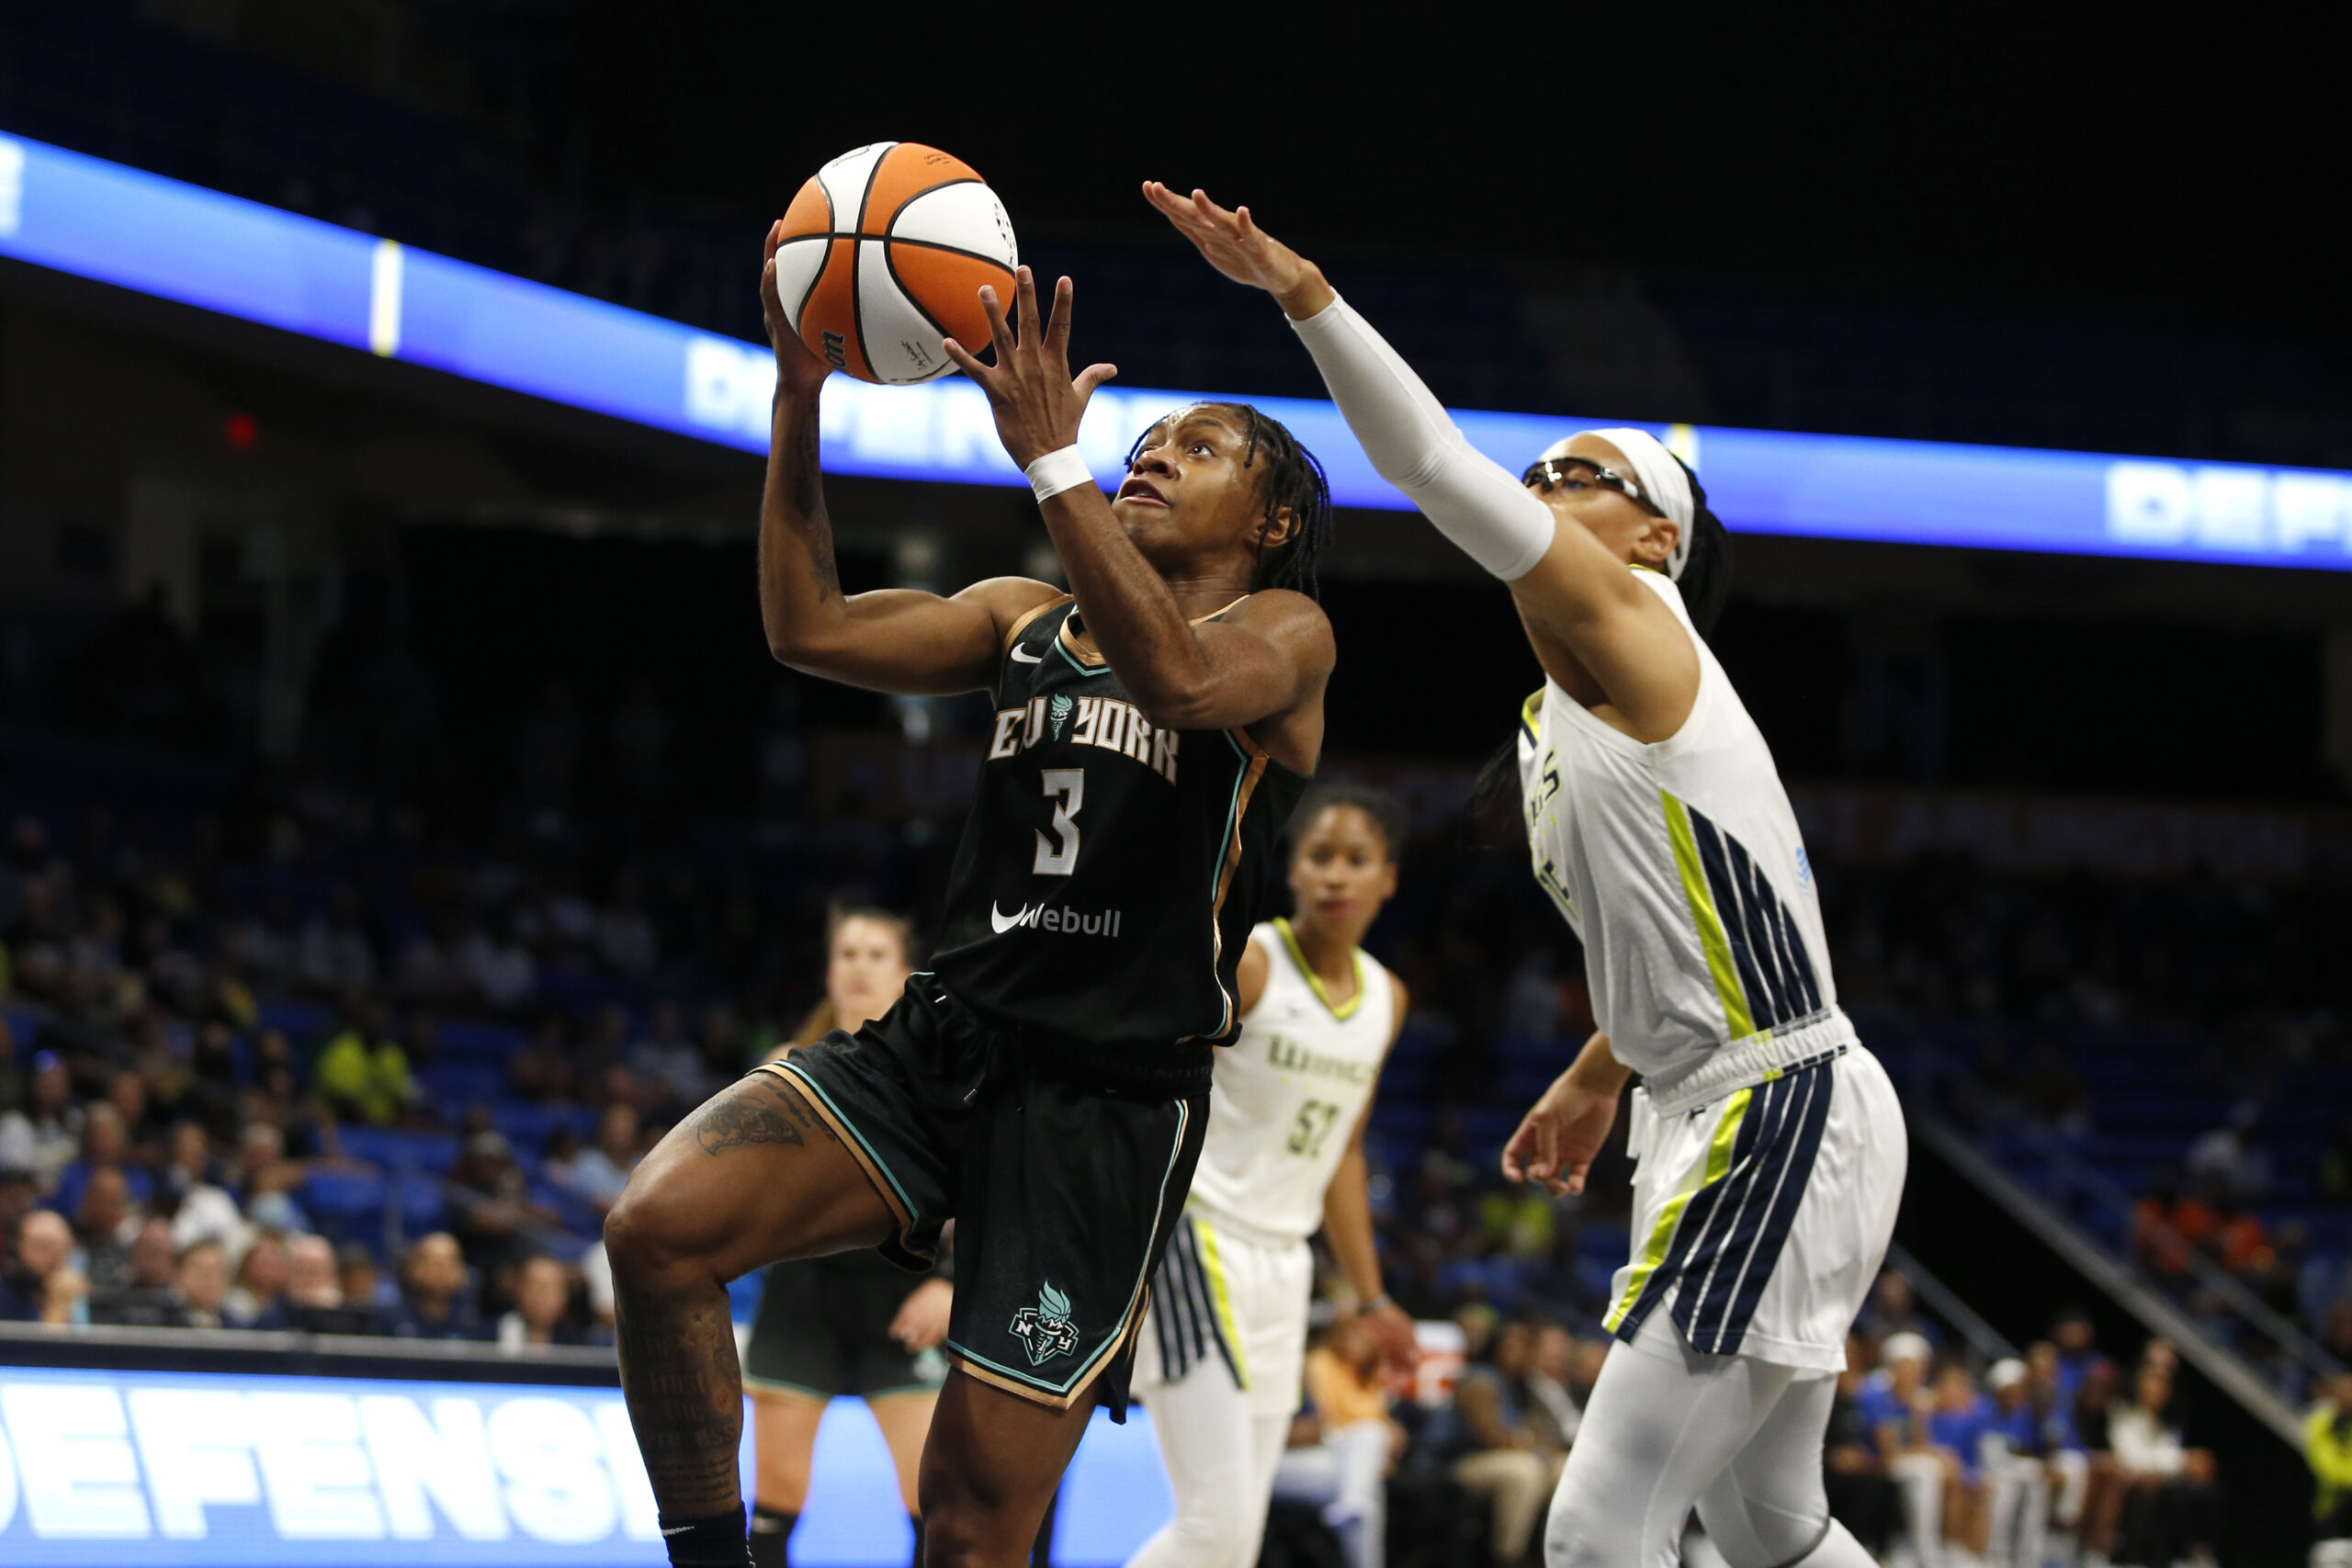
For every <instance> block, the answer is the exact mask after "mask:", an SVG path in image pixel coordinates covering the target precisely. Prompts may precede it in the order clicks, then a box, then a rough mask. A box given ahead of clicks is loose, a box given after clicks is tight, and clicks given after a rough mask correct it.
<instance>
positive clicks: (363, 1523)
mask: <svg viewBox="0 0 2352 1568" xmlns="http://www.w3.org/2000/svg"><path fill="white" fill-rule="evenodd" d="M744 1426H745V1434H744V1443H743V1450H742V1463H743V1487H744V1491H743V1495H745V1496H747V1497H748V1496H750V1495H751V1484H752V1469H751V1463H752V1449H751V1437H750V1426H751V1423H750V1422H749V1421H746V1422H745V1423H744ZM1173 1512H1174V1503H1173V1501H1172V1499H1171V1498H1170V1494H1169V1491H1168V1483H1167V1481H1166V1479H1165V1477H1164V1475H1163V1472H1161V1469H1160V1464H1159V1449H1158V1447H1157V1446H1156V1445H1155V1444H1154V1442H1153V1440H1152V1436H1151V1424H1150V1422H1149V1421H1148V1419H1147V1418H1146V1417H1145V1416H1144V1413H1143V1412H1142V1411H1140V1410H1137V1411H1136V1412H1135V1413H1134V1414H1133V1415H1132V1416H1130V1417H1129V1420H1128V1423H1127V1425H1125V1427H1114V1426H1113V1425H1112V1424H1111V1419H1110V1417H1109V1416H1108V1415H1106V1414H1104V1413H1103V1412H1100V1411H1098V1412H1096V1413H1095V1416H1094V1421H1093V1425H1092V1426H1091V1427H1090V1428H1089V1429H1088V1431H1087V1435H1086V1437H1085V1438H1084V1439H1083V1440H1082V1441H1081V1442H1080V1445H1079V1450H1078V1455H1077V1457H1076V1458H1075V1459H1074V1460H1072V1461H1071V1462H1070V1470H1069V1476H1068V1478H1067V1479H1066V1480H1065V1482H1064V1483H1063V1491H1062V1503H1061V1507H1060V1509H1059V1510H1058V1512H1057V1514H1056V1517H1055V1528H1054V1561H1055V1562H1059V1563H1064V1564H1068V1565H1069V1568H1097V1565H1100V1568H1110V1565H1113V1564H1116V1563H1121V1562H1125V1561H1126V1560H1127V1558H1128V1556H1129V1555H1130V1554H1131V1553H1132V1552H1133V1551H1135V1550H1136V1548H1137V1547H1139V1546H1141V1545H1142V1544H1143V1543H1144V1541H1145V1540H1147V1539H1148V1538H1149V1537H1150V1535H1151V1533H1152V1532H1153V1531H1154V1530H1156V1529H1159V1526H1160V1525H1161V1524H1163V1523H1165V1522H1166V1521H1167V1519H1168V1517H1170V1514H1171V1513H1173ZM913 1546H914V1532H913V1530H912V1529H911V1528H910V1526H909V1525H908V1523H907V1516H906V1512H905V1510H904V1508H903V1506H901V1504H900V1503H899V1483H898V1476H897V1472H895V1471H894V1470H893V1469H892V1468H891V1464H890V1453H889V1450H888V1449H887V1448H886V1447H885V1446H884V1445H883V1441H882V1432H881V1429H880V1428H879V1427H876V1425H875V1424H874V1417H873V1416H871V1415H870V1414H868V1413H867V1411H866V1409H865V1404H863V1403H862V1402H860V1401H857V1400H841V1401H837V1402H836V1403H835V1404H833V1405H832V1406H831V1409H830V1410H828V1411H827V1413H826V1416H825V1419H824V1422H823V1424H822V1425H821V1426H820V1427H819V1428H818V1434H817V1453H816V1460H815V1465H814V1469H813V1472H812V1479H811V1484H810V1489H809V1509H808V1512H807V1513H806V1514H804V1515H803V1516H802V1517H801V1520H800V1526H799V1529H797V1530H796V1531H795V1532H794V1534H793V1539H792V1555H793V1558H794V1560H795V1561H796V1562H803V1563H808V1564H810V1565H812V1568H902V1565H903V1564H904V1563H905V1562H906V1561H907V1558H908V1556H909V1554H910V1552H911V1551H912V1550H913ZM660 1561H662V1547H661V1530H660V1527H659V1525H658V1524H657V1522H656V1520H655V1517H654V1507H653V1494H652V1491H651V1488H650V1486H649V1485H648V1484H647V1483H646V1479H645V1465H644V1462H643V1461H641V1460H640V1459H639V1457H638V1451H637V1443H636V1439H635V1438H633V1437H632V1436H631V1435H630V1432H629V1426H628V1411H627V1410H626V1409H625V1408H624V1407H623V1406H622V1404H621V1396H620V1394H619V1393H618V1391H616V1390H608V1389H582V1388H557V1387H546V1386H534V1385H531V1384H515V1383H468V1382H405V1381H402V1382H389V1381H379V1380H375V1379H358V1378H321V1377H269V1376H263V1375H258V1374H255V1375H224V1374H220V1373H208V1372H117V1371H83V1370H79V1369H76V1370H74V1371H48V1370H42V1369H35V1368H29V1367H0V1562H6V1563H8V1564H10V1565H11V1568H51V1565H64V1564H90V1565H98V1564H104V1565H105V1568H140V1565H142V1564H166V1563H168V1564H218V1565H220V1568H263V1565H265V1564H273V1563H282V1564H285V1565H286V1568H314V1565H315V1564H318V1563H322V1562H334V1563H339V1564H345V1565H348V1568H407V1565H410V1564H416V1565H419V1568H423V1565H427V1564H430V1565H432V1568H475V1565H489V1564H505V1563H517V1564H520V1563H531V1564H548V1563H575V1564H581V1565H583V1568H586V1565H591V1564H595V1565H602V1564H614V1565H616V1568H618V1565H622V1564H627V1565H629V1568H636V1565H639V1564H643V1563H647V1562H660Z"/></svg>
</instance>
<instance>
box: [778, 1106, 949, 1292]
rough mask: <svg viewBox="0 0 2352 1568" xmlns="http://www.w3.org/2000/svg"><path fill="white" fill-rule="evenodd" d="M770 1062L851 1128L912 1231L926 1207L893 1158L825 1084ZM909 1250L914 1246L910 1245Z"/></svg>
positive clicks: (901, 1237)
mask: <svg viewBox="0 0 2352 1568" xmlns="http://www.w3.org/2000/svg"><path fill="white" fill-rule="evenodd" d="M767 1065H768V1066H769V1067H771V1068H773V1069H775V1071H777V1072H781V1073H790V1074H791V1075H792V1077H793V1081H794V1082H795V1083H797V1084H798V1085H799V1086H800V1087H801V1088H803V1089H807V1090H808V1091H809V1093H810V1094H813V1095H815V1096H816V1097H817V1098H818V1099H819V1100H823V1101H824V1102H825V1109H826V1110H827V1111H831V1113H832V1116H833V1119H834V1120H835V1121H837V1122H840V1123H841V1124H842V1126H843V1127H846V1128H848V1129H849V1135H850V1136H851V1137H853V1138H855V1139H856V1140H857V1146H858V1147H859V1148H861V1149H864V1150H865V1157H866V1158H867V1159H868V1160H870V1161H872V1162H873V1165H874V1168H875V1169H876V1170H878V1171H880V1172H881V1173H882V1179H883V1180H885V1181H888V1183H889V1184H890V1190H891V1191H893V1192H896V1193H897V1194H898V1195H899V1207H900V1208H902V1209H904V1210H905V1211H906V1212H907V1225H906V1228H907V1230H909V1231H911V1230H913V1229H914V1228H915V1226H916V1225H918V1224H922V1208H921V1207H919V1206H918V1205H917V1204H916V1202H915V1201H914V1200H913V1199H911V1198H910V1197H908V1196H907V1190H906V1189H905V1188H904V1187H903V1186H901V1185H899V1177H898V1173H897V1172H896V1171H893V1170H892V1169H891V1168H890V1162H889V1161H888V1160H886V1159H884V1158H883V1157H882V1156H880V1155H879V1154H877V1153H876V1152H875V1148H874V1145H873V1144H871V1143H870V1142H868V1141H867V1139H866V1136H865V1134H864V1133H863V1132H861V1131H859V1130H858V1125H857V1122H856V1120H855V1119H854V1117H851V1116H849V1115H847V1114H846V1113H844V1112H843V1111H842V1108H841V1107H840V1106H838V1105H836V1104H834V1103H833V1097H832V1096H831V1095H830V1094H827V1093H826V1092H825V1090H824V1088H823V1086H821V1085H820V1084H819V1083H818V1082H817V1080H816V1079H815V1078H812V1077H809V1075H808V1074H807V1073H804V1072H802V1071H801V1070H800V1069H799V1068H797V1067H796V1066H793V1065H792V1064H791V1062H790V1061H788V1060H787V1061H782V1062H771V1063H769V1064H767ZM899 1239H900V1240H902V1241H903V1240H904V1239H905V1237H904V1235H901V1236H900V1238H899ZM909 1250H910V1251H912V1250H913V1249H912V1248H909Z"/></svg>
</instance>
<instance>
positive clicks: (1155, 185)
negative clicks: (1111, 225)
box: [1143, 180, 1334, 321]
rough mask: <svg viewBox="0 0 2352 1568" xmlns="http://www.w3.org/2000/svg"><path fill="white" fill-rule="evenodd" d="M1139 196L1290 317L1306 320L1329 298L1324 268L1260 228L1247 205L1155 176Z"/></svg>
mask: <svg viewBox="0 0 2352 1568" xmlns="http://www.w3.org/2000/svg"><path fill="white" fill-rule="evenodd" d="M1143 197H1144V199H1145V200H1146V201H1148V202H1149V203H1151V204H1152V206H1154V207H1156V208H1158V209H1159V211H1160V212H1161V214H1162V215H1163V216H1165V217H1166V218H1167V220H1168V221H1169V222H1170V223H1172V224H1174V225H1175V226H1176V231H1177V232H1178V233H1180V234H1182V235H1183V236H1184V238H1186V239H1188V240H1190V241H1192V242H1193V244H1194V245H1195V246H1197V247H1198V248H1199V250H1200V253H1201V254H1202V255H1203V256H1204V257H1205V258H1206V259H1207V261H1208V264H1209V265H1211V266H1213V267H1215V268H1216V269H1217V271H1219V272H1221V273H1223V274H1225V276H1227V277H1229V278H1231V279H1233V281H1234V282H1236V283H1246V284H1248V285H1249V286H1250V288H1262V289H1264V290H1265V291H1266V292H1267V293H1269V294H1271V295H1272V296H1273V297H1274V299H1275V301H1276V302H1277V303H1279V304H1280V305H1281V306H1282V308H1283V314H1284V315H1286V316H1288V317H1290V318H1291V319H1292V320H1293V321H1305V320H1306V318H1307V317H1309V316H1312V315H1314V314H1316V313H1317V311H1319V310H1322V309H1323V308H1324V307H1325V306H1327V305H1329V303H1330V302H1331V300H1332V299H1333V298H1334V295H1333V293H1332V290H1331V286H1330V285H1329V283H1326V282H1325V281H1324V280H1323V271H1322V269H1321V268H1320V267H1318V266H1317V265H1315V264H1314V263H1313V262H1311V261H1308V260H1307V259H1306V257H1305V256H1302V255H1300V254H1298V253H1297V252H1296V251H1294V250H1292V249H1291V248H1290V247H1289V246H1288V245H1285V244H1283V243H1282V242H1281V241H1280V240H1277V239H1275V238H1274V237H1273V236H1272V234H1269V233H1267V232H1266V231H1264V230H1263V229H1261V228H1259V227H1258V225H1257V223H1256V222H1255V221H1253V220H1251V218H1250V209H1248V208H1246V207H1237V208H1235V209H1232V210H1231V211H1229V212H1228V211H1227V210H1226V209H1224V208H1222V207H1219V206H1218V205H1217V204H1216V202H1214V201H1211V200H1210V199H1209V198H1208V193H1207V192H1206V191H1200V190H1196V191H1194V192H1193V194H1192V195H1191V196H1189V197H1182V196H1178V195H1177V194H1176V193H1175V192H1174V191H1172V190H1170V189H1169V188H1168V187H1167V186H1164V185H1161V184H1160V183H1159V181H1158V180H1146V181H1144V183H1143Z"/></svg>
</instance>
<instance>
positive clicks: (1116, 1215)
mask: <svg viewBox="0 0 2352 1568" xmlns="http://www.w3.org/2000/svg"><path fill="white" fill-rule="evenodd" d="M1102 1055H1103V1059H1101V1060H1097V1059H1094V1057H1093V1056H1091V1055H1089V1054H1086V1053H1083V1052H1080V1051H1075V1050H1071V1049H1069V1048H1068V1047H1064V1046H1060V1045H1052V1046H1048V1045H1047V1044H1046V1043H1043V1042H1039V1041H1035V1040H1032V1039H1028V1038H1024V1037H1021V1036H1017V1035H1016V1034H1015V1033H1014V1032H1012V1031H1011V1030H1009V1029H1006V1028H1003V1027H1001V1026H1000V1025H997V1024H995V1023H993V1022H991V1021H985V1020H983V1019H982V1018H981V1017H980V1016H979V1015H978V1014H977V1013H975V1012H973V1011H972V1010H970V1009H968V1008H967V1007H966V1006H964V1005H963V1004H962V1003H961V1002H959V1001H957V1000H956V998H953V997H951V996H949V995H948V994H947V993H946V992H945V991H944V989H942V988H941V987H940V986H939V983H938V981H937V980H936V979H935V978H934V977H933V976H930V975H917V976H914V977H913V978H912V979H911V980H910V981H909V982H908V985H907V991H906V995H905V996H904V997H903V998H900V1000H899V1002H898V1004H897V1005H896V1006H894V1007H892V1008H891V1010H889V1011H888V1013H886V1014H884V1015H883V1016H882V1017H881V1018H878V1019H876V1021H873V1022H872V1023H869V1024H867V1025H866V1026H865V1028H864V1029H862V1030H860V1031H858V1032H856V1033H855V1034H843V1033H841V1032H838V1031H836V1032H833V1033H831V1034H828V1035H826V1036H825V1037H824V1038H823V1039H821V1040H820V1041H818V1042H817V1043H815V1044H813V1045H810V1046H809V1047H807V1048H806V1049H803V1050H799V1051H796V1052H794V1053H793V1054H792V1055H791V1056H790V1057H788V1058H787V1059H786V1060H784V1061H781V1062H770V1063H766V1064H764V1065H763V1066H759V1067H755V1068H753V1069H752V1070H753V1071H754V1072H768V1073H775V1074H776V1075H778V1076H779V1077H782V1078H784V1079H785V1080H786V1082H787V1083H790V1084H791V1085H793V1086H794V1087H795V1088H797V1089H799V1090H800V1091H801V1093H802V1096H803V1098H805V1099H806V1100H808V1101H809V1104H810V1105H811V1107H812V1108H814V1109H815V1111H817V1113H818V1114H819V1115H820V1117H822V1118H823V1119H824V1121H825V1122H826V1123H827V1125H829V1126H830V1127H831V1128H832V1130H833V1131H834V1132H835V1133H837V1134H840V1136H841V1139H842V1143H843V1144H844V1145H846V1146H847V1147H848V1148H849V1150H850V1152H851V1153H852V1154H853V1155H854V1156H856V1158H857V1161H858V1163H859V1164H860V1165H861V1166H863V1167H864V1168H865V1174H866V1178H867V1179H868V1180H870V1181H872V1182H873V1184H874V1190H876V1192H877V1193H879V1194H880V1195H881V1197H882V1201H884V1202H885V1203H887V1204H888V1206H889V1209H890V1213H891V1214H892V1215H893V1216H894V1217H895V1218H896V1219H897V1221H898V1234H897V1235H895V1236H893V1237H892V1238H891V1239H890V1240H888V1241H887V1242H885V1243H884V1244H883V1245H882V1247H881V1248H880V1250H881V1252H882V1255H883V1256H884V1257H886V1258H890V1259H891V1260H892V1261H893V1262H896V1263H899V1264H901V1265H903V1266H905V1267H907V1268H910V1269H921V1268H927V1267H929V1265H930V1262H931V1259H932V1257H933V1254H934V1253H935V1252H936V1250H937V1248H938V1246H939V1235H940V1230H941V1228H942V1227H943V1226H944V1225H945V1224H946V1223H947V1222H948V1221H949V1220H951V1219H952V1220H954V1221H955V1222H956V1301H955V1305H954V1307H953V1308H952V1309H951V1311H950V1314H949V1317H948V1329H947V1345H946V1350H947V1355H948V1359H950V1361H952V1362H953V1363H954V1364H955V1365H956V1366H957V1367H959V1368H961V1369H962V1370H963V1371H965V1372H966V1373H967V1374H969V1375H970V1376H972V1377H975V1378H978V1379H979V1380H980V1381H981V1382H986V1383H989V1384H992V1385H993V1386H995V1387H998V1388H1001V1389H1005V1390H1007V1391H1009V1392H1011V1393H1017V1394H1019V1395H1021V1396H1023V1398H1026V1399H1033V1400H1035V1401H1037V1402H1038V1403H1040V1404H1048V1405H1052V1406H1054V1407H1056V1408H1057V1409H1068V1408H1069V1406H1070V1405H1072V1404H1076V1403H1077V1402H1078V1401H1079V1400H1080V1398H1082V1397H1085V1396H1087V1395H1089V1394H1090V1393H1092V1392H1093V1391H1094V1388H1095V1384H1096V1382H1097V1380H1098V1379H1100V1380H1101V1401H1102V1404H1103V1407H1104V1408H1106V1409H1108V1410H1109V1411H1110V1412H1111V1414H1112V1417H1113V1419H1114V1420H1124V1419H1125V1416H1126V1405H1127V1379H1128V1374H1129V1372H1130V1371H1131V1370H1132V1368H1133V1365H1134V1360H1135V1339H1136V1328H1137V1327H1138V1325H1140V1324H1141V1322H1142V1320H1143V1313H1144V1306H1145V1303H1146V1299H1147V1291H1148V1283H1149V1280H1150V1279H1151V1276H1152V1272H1153V1270H1154V1269H1157V1268H1158V1267H1159V1255H1160V1253H1161V1251H1162V1250H1163V1249H1164V1248H1165V1247H1166V1246H1167V1244H1168V1235H1169V1232H1170V1228H1171V1227H1172V1226H1173V1224H1175V1222H1176V1220H1177V1218H1178V1216H1179V1215H1180V1214H1181V1213H1182V1211H1183V1207H1184V1197H1185V1194H1186V1193H1187V1192H1188V1191H1190V1190H1191V1189H1192V1185H1193V1166H1194V1165H1195V1164H1196V1163H1197V1162H1198V1161H1199V1159H1200V1155H1201V1143H1202V1139H1203V1136H1204V1134H1205V1132H1206V1131H1207V1124H1208V1105H1209V1094H1208V1087H1209V1061H1210V1058H1209V1056H1208V1052H1207V1048H1205V1047H1202V1048H1199V1049H1198V1050H1197V1051H1196V1052H1193V1053H1184V1054H1179V1053H1176V1052H1173V1051H1171V1052H1170V1053H1169V1054H1168V1057H1167V1059H1166V1061H1164V1062H1162V1063H1156V1064H1152V1065H1149V1066H1139V1065H1138V1064H1136V1063H1135V1062H1131V1061H1125V1060H1114V1059H1111V1058H1110V1057H1109V1054H1107V1053H1105V1054H1102Z"/></svg>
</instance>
